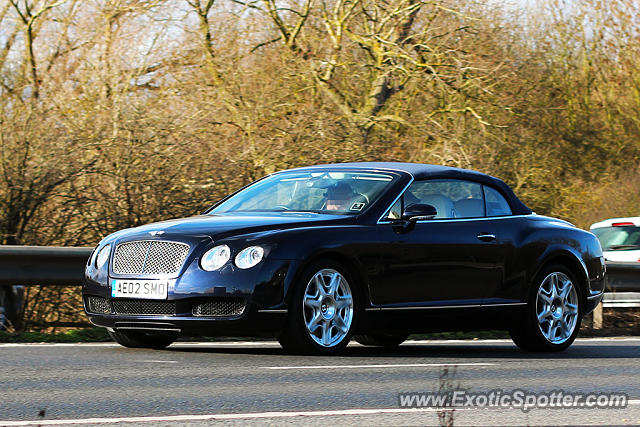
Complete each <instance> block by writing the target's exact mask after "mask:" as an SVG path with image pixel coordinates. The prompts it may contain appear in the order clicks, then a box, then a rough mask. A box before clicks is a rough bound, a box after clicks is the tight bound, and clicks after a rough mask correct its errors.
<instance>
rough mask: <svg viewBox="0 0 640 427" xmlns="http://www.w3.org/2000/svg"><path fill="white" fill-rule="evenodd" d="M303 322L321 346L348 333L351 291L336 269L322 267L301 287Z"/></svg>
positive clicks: (336, 341) (336, 343) (351, 312)
mask: <svg viewBox="0 0 640 427" xmlns="http://www.w3.org/2000/svg"><path fill="white" fill-rule="evenodd" d="M302 304H303V313H304V323H305V326H306V330H307V333H308V334H309V336H310V337H311V338H312V339H313V340H314V341H315V342H316V343H317V344H318V345H320V346H322V347H327V348H330V347H334V346H336V345H338V344H340V343H341V342H342V341H343V340H344V339H345V337H346V336H347V335H348V334H349V330H350V329H351V323H352V321H353V295H352V292H351V288H350V287H349V283H348V282H347V280H346V279H345V277H344V276H343V275H342V274H340V273H339V272H338V271H336V270H333V269H330V268H325V269H322V270H320V271H318V272H317V273H316V274H314V275H313V276H312V277H311V279H310V280H309V283H308V284H307V287H306V289H305V291H304V295H303V299H302Z"/></svg>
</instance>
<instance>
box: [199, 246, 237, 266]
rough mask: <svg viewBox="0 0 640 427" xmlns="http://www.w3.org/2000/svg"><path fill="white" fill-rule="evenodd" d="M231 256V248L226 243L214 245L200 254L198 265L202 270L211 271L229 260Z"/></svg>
mask: <svg viewBox="0 0 640 427" xmlns="http://www.w3.org/2000/svg"><path fill="white" fill-rule="evenodd" d="M229 258H231V249H229V246H227V245H220V246H216V247H215V248H212V249H209V250H208V251H207V252H205V254H204V255H203V256H202V259H201V260H200V266H201V267H202V269H203V270H207V271H213V270H217V269H219V268H220V267H222V266H223V265H225V264H226V263H227V261H229Z"/></svg>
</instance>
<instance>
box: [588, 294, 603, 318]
mask: <svg viewBox="0 0 640 427" xmlns="http://www.w3.org/2000/svg"><path fill="white" fill-rule="evenodd" d="M603 297H604V293H603V292H601V293H599V294H596V295H591V296H589V297H587V303H586V305H585V307H584V314H585V315H586V314H589V313H591V312H592V311H593V310H595V308H596V307H597V306H598V304H600V302H601V301H602V298H603Z"/></svg>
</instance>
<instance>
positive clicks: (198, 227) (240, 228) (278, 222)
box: [109, 212, 354, 240]
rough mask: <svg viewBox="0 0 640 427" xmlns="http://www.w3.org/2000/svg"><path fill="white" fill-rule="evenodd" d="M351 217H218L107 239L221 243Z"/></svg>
mask: <svg viewBox="0 0 640 427" xmlns="http://www.w3.org/2000/svg"><path fill="white" fill-rule="evenodd" d="M353 221H354V218H353V217H352V216H345V215H323V214H316V213H284V212H277V213H273V214H269V213H265V214H262V213H261V214H218V215H198V216H193V217H189V218H180V219H172V220H168V221H161V222H155V223H152V224H146V225H142V226H139V227H135V228H130V229H127V230H122V231H119V232H117V233H115V234H113V235H111V236H110V239H109V240H112V239H118V240H137V239H148V238H152V237H155V238H159V239H160V238H170V239H173V238H177V239H179V238H181V237H191V238H196V237H200V238H204V237H209V238H211V239H213V240H220V239H222V238H225V237H229V236H235V235H241V234H248V233H256V232H262V231H271V230H284V229H289V228H297V227H310V226H316V225H328V224H334V223H335V224H349V223H353Z"/></svg>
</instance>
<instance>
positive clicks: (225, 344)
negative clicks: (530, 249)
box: [0, 337, 640, 348]
mask: <svg viewBox="0 0 640 427" xmlns="http://www.w3.org/2000/svg"><path fill="white" fill-rule="evenodd" d="M592 342H640V337H598V338H578V339H577V340H576V343H578V344H580V343H592ZM499 343H505V344H509V343H513V341H511V340H510V339H506V338H505V339H486V340H482V339H478V340H476V339H469V340H443V339H437V340H409V341H406V342H405V344H403V345H407V344H408V345H412V344H413V345H421V344H499ZM350 345H353V346H360V347H361V345H360V344H357V343H352V344H350ZM279 346H280V345H279V344H278V343H277V342H276V341H199V342H178V343H174V344H172V345H171V347H169V348H174V347H276V348H277V347H279ZM11 347H118V348H121V346H120V345H119V344H116V343H112V342H100V343H0V348H11Z"/></svg>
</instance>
